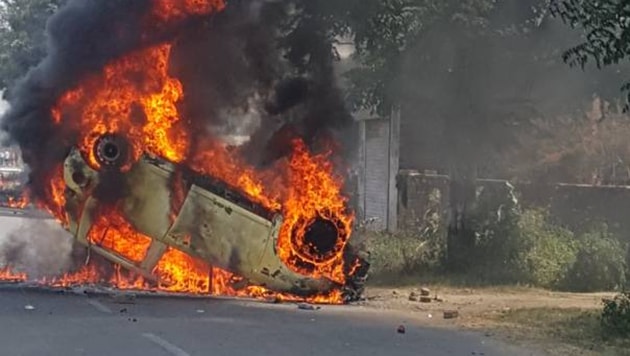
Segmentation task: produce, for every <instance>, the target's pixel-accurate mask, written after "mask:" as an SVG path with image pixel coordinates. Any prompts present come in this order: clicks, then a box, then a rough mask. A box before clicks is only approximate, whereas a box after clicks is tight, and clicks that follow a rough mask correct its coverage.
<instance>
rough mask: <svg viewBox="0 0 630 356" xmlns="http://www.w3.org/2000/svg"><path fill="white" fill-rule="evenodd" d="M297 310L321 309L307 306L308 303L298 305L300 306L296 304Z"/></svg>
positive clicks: (310, 305)
mask: <svg viewBox="0 0 630 356" xmlns="http://www.w3.org/2000/svg"><path fill="white" fill-rule="evenodd" d="M298 309H301V310H319V309H321V307H319V306H314V305H312V304H308V303H300V304H298Z"/></svg>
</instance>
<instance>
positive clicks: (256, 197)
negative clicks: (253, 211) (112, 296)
mask: <svg viewBox="0 0 630 356" xmlns="http://www.w3.org/2000/svg"><path fill="white" fill-rule="evenodd" d="M224 6H225V4H224V3H223V1H222V0H183V1H170V0H154V3H153V10H152V13H151V15H150V16H151V20H152V21H157V22H160V23H166V22H171V21H179V20H182V19H184V18H187V17H189V16H195V15H204V14H208V13H211V12H214V11H220V10H222V9H223V8H224ZM171 50H172V44H171V43H162V44H158V45H154V46H151V47H147V48H142V49H139V50H136V51H134V52H132V53H129V54H127V55H125V56H123V57H121V58H118V59H115V60H113V61H111V62H110V63H108V64H107V65H105V66H104V68H103V69H102V71H101V72H100V73H93V74H91V75H89V76H88V77H86V78H84V79H83V80H82V81H81V82H80V83H79V84H78V85H77V87H75V88H74V89H72V90H69V91H68V92H66V93H65V94H63V95H62V96H61V97H60V98H59V100H58V102H57V104H56V105H55V106H54V107H53V108H52V109H51V118H52V120H53V122H54V123H55V124H57V125H63V126H64V128H67V127H70V128H72V130H75V131H77V134H78V137H80V138H81V140H80V142H79V148H80V150H81V151H82V153H83V155H84V157H86V159H87V162H88V164H89V165H90V166H92V167H93V168H94V169H100V168H101V167H100V164H99V161H98V159H97V157H96V156H95V153H94V149H93V147H94V146H95V144H96V142H97V140H98V138H99V137H101V136H102V135H105V134H119V135H124V136H125V138H126V139H127V140H128V142H129V143H130V145H131V149H130V152H129V157H128V158H129V161H128V164H127V165H126V166H125V167H123V169H126V168H128V167H130V166H131V164H133V162H135V161H137V160H138V159H139V158H140V156H141V155H142V154H143V153H150V154H153V155H156V156H160V157H163V158H165V159H167V160H169V161H171V162H174V163H181V164H186V165H188V166H189V167H190V168H191V169H193V170H194V171H196V172H198V173H200V174H206V175H210V176H212V177H215V178H217V179H220V180H222V181H224V182H226V183H227V184H229V185H231V186H232V187H234V188H236V189H238V190H240V191H241V192H243V193H244V194H246V195H247V196H248V197H249V198H250V199H251V200H252V201H255V202H258V203H260V204H261V205H263V206H265V207H266V208H268V209H270V210H272V211H275V212H280V213H282V214H283V216H284V218H285V221H284V225H283V226H282V228H281V231H280V235H279V238H278V246H277V250H278V254H279V257H280V258H281V259H282V260H283V261H284V262H285V263H286V264H287V266H289V268H291V269H292V270H294V271H296V272H299V273H303V274H308V275H311V276H313V277H317V278H320V277H322V278H328V279H330V280H332V281H334V282H336V283H338V284H340V285H343V283H344V281H345V278H346V276H345V275H344V259H343V250H344V247H345V244H346V243H347V240H348V238H349V236H350V234H351V226H352V223H353V218H354V217H353V215H352V214H351V213H349V212H348V211H347V209H346V206H347V199H346V198H344V196H343V194H342V185H343V179H342V178H341V177H339V176H337V175H335V174H334V169H333V166H332V164H331V163H330V154H331V152H325V153H321V154H313V153H311V152H309V150H308V148H307V147H306V145H305V144H304V142H303V141H301V140H299V139H296V140H295V141H294V142H293V153H292V155H291V158H290V160H289V161H288V162H284V163H283V162H280V163H278V164H276V165H275V166H274V167H272V168H270V169H267V170H259V169H256V168H255V167H252V166H249V165H248V164H247V163H246V162H245V161H244V160H243V159H242V158H241V157H239V155H238V151H230V150H228V148H227V147H226V146H225V145H223V144H222V143H221V142H219V141H217V140H216V139H213V138H208V139H207V140H203V141H201V142H196V143H195V146H194V147H192V146H191V140H190V137H191V131H190V130H191V128H190V127H188V126H187V121H186V119H185V118H182V116H181V113H180V112H179V111H178V104H179V103H181V102H182V100H183V99H184V95H185V92H184V87H183V85H182V83H181V82H180V81H179V80H178V79H177V78H174V77H172V76H171V75H170V74H169V72H168V67H169V63H170V56H171ZM62 173H63V171H62V167H59V169H58V170H56V171H55V175H54V176H53V177H52V178H51V185H50V189H49V192H48V196H47V199H46V201H44V202H40V203H43V207H44V208H46V209H47V210H48V211H50V212H51V213H52V214H53V215H54V216H55V217H57V218H58V219H59V220H60V221H61V222H62V223H64V224H67V217H66V215H65V214H66V213H65V209H64V208H65V203H66V202H65V195H64V192H65V185H64V180H63V174H62ZM173 189H174V191H175V194H174V196H175V198H174V200H176V201H174V202H172V205H173V206H174V207H179V204H181V201H182V200H183V196H184V195H183V192H180V190H181V189H182V188H181V187H180V186H178V184H177V183H176V185H175V187H173ZM171 215H172V216H171V218H173V216H175V215H176V211H174V212H173V213H172V214H171ZM317 219H324V220H326V221H328V222H330V223H331V224H334V226H335V227H336V228H337V230H338V232H337V242H336V245H335V246H334V248H333V249H332V250H331V251H330V252H329V253H328V254H327V255H326V256H325V258H322V259H317V258H312V256H310V255H309V254H308V253H305V252H304V251H306V250H308V248H309V246H308V244H309V242H308V241H306V240H305V239H304V237H305V235H306V233H307V230H308V228H309V226H310V225H311V224H312V223H313V222H314V221H316V220H317ZM88 239H89V241H90V243H93V244H96V245H99V246H102V247H104V248H106V249H108V250H110V251H113V252H115V253H117V254H119V255H120V256H123V257H125V258H127V259H129V260H130V261H134V262H139V261H142V260H143V259H144V257H145V254H146V251H147V249H148V248H149V246H150V244H151V239H150V238H149V237H147V236H143V235H142V234H140V233H138V232H137V231H135V230H134V229H133V227H132V226H131V225H130V224H129V223H128V222H126V221H125V219H124V217H123V216H122V215H120V214H119V213H118V212H117V211H116V210H112V211H103V212H100V214H99V216H97V217H96V219H95V221H94V225H93V227H92V229H91V231H90V232H89V236H88ZM5 272H8V271H5ZM153 273H154V274H155V276H156V277H157V281H158V285H157V286H154V285H152V284H151V283H152V282H151V281H146V280H145V279H144V278H142V277H139V276H137V275H134V274H133V273H126V272H124V271H121V270H120V268H116V269H115V270H114V272H113V274H112V275H109V276H103V274H102V272H99V270H98V269H97V268H95V267H94V266H91V265H88V266H85V267H84V268H83V269H82V270H81V271H79V272H77V273H76V274H71V275H67V276H64V277H62V278H61V279H59V280H51V281H48V283H49V284H55V283H58V284H60V285H67V284H68V283H72V282H75V281H79V282H81V281H84V282H94V281H102V280H104V279H106V280H107V281H108V283H111V284H112V285H115V286H117V287H118V288H121V289H149V290H162V291H169V292H186V293H200V294H207V293H212V294H222V295H229V296H250V297H257V298H275V299H277V300H283V301H293V300H303V298H297V297H295V296H291V295H283V294H278V293H273V292H271V291H268V290H266V289H264V288H262V287H256V286H242V285H241V286H240V287H238V288H237V286H238V285H239V283H238V282H239V281H240V277H238V276H234V275H233V274H231V273H229V272H227V271H222V270H220V269H217V268H213V267H211V266H208V265H207V264H206V263H204V262H202V261H198V260H195V259H194V258H193V257H191V256H189V255H187V254H185V253H183V252H181V251H178V250H176V249H172V248H169V249H168V250H167V252H166V253H165V254H164V255H163V256H162V258H161V259H160V261H159V262H158V263H157V265H156V266H155V268H154V271H153ZM9 276H11V275H9ZM17 277H18V278H17V279H26V278H27V276H25V275H23V274H19V275H17ZM0 278H2V275H0ZM308 300H310V301H313V302H318V303H338V302H341V301H342V293H341V291H340V290H334V291H332V292H331V293H329V294H327V295H321V296H316V297H313V298H310V299H308Z"/></svg>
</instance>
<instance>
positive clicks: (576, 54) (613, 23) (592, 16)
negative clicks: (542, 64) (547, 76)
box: [551, 0, 630, 102]
mask: <svg viewBox="0 0 630 356" xmlns="http://www.w3.org/2000/svg"><path fill="white" fill-rule="evenodd" d="M551 9H552V12H553V13H554V15H556V16H558V17H560V18H561V19H562V20H563V21H564V22H565V23H567V24H569V25H570V26H571V27H573V28H575V29H578V30H579V31H580V33H581V35H582V39H583V41H582V43H580V44H578V45H577V46H575V47H573V48H570V49H569V50H567V51H566V52H565V53H564V54H563V59H564V60H565V61H566V62H568V63H569V64H570V65H572V66H580V67H582V68H585V67H586V66H587V65H588V64H589V63H591V62H594V64H595V66H596V67H597V68H603V67H606V66H611V65H615V64H619V63H621V62H627V59H628V58H629V56H630V3H628V2H627V1H624V0H603V1H587V0H566V1H560V0H553V1H552V4H551ZM621 89H622V90H623V91H627V92H628V91H629V90H630V83H626V84H624V85H623V87H622V88H621ZM627 99H628V101H629V102H630V92H628V98H627Z"/></svg>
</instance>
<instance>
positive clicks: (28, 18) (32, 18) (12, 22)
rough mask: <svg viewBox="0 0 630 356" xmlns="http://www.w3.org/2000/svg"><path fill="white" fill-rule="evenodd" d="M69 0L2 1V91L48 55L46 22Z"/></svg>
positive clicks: (0, 30)
mask: <svg viewBox="0 0 630 356" xmlns="http://www.w3.org/2000/svg"><path fill="white" fill-rule="evenodd" d="M65 1H66V0H1V1H0V87H1V88H10V87H11V86H12V85H13V83H15V81H16V80H17V79H19V78H21V77H22V76H24V74H26V72H27V71H28V70H29V69H30V68H32V67H34V66H35V65H37V64H38V63H39V62H40V61H41V60H42V58H43V57H44V56H45V54H46V37H45V34H44V30H45V26H46V20H47V19H48V17H49V16H50V15H51V14H52V13H53V12H55V11H56V10H57V8H59V6H61V5H62V4H63V3H65Z"/></svg>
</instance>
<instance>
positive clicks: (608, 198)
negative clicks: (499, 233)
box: [398, 171, 630, 242]
mask: <svg viewBox="0 0 630 356" xmlns="http://www.w3.org/2000/svg"><path fill="white" fill-rule="evenodd" d="M506 183H507V181H504V180H491V179H485V180H479V181H478V186H479V187H482V186H483V187H484V189H492V190H496V191H501V190H504V189H505V187H506ZM398 187H399V190H398V192H399V198H398V201H399V203H398V225H399V228H400V229H401V230H405V231H415V232H417V231H420V230H421V229H422V228H423V218H424V216H425V215H426V214H427V213H428V212H431V211H434V210H435V209H436V207H435V196H436V192H438V193H439V200H440V203H439V209H440V210H441V212H442V214H446V212H447V207H448V201H449V200H448V194H449V178H448V177H447V176H440V175H428V174H421V173H418V172H414V171H401V172H400V174H399V176H398ZM515 189H516V191H517V193H518V198H519V202H520V204H521V206H523V207H524V208H546V209H548V210H549V213H550V217H551V219H552V220H553V221H554V223H556V224H558V225H560V226H564V227H567V228H569V229H571V230H572V231H574V232H576V233H580V232H583V231H586V230H588V229H590V228H592V227H594V226H595V225H596V224H601V223H606V224H607V225H608V227H609V230H610V231H611V232H613V233H615V234H617V235H618V236H619V237H620V238H621V239H622V240H625V241H629V242H630V219H628V217H629V216H630V187H615V186H610V187H606V186H604V187H602V186H589V185H572V184H550V185H543V184H516V185H515Z"/></svg>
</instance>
